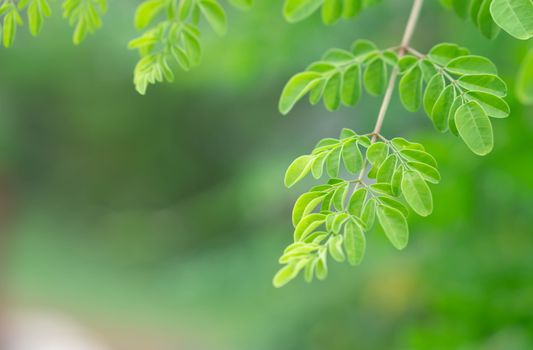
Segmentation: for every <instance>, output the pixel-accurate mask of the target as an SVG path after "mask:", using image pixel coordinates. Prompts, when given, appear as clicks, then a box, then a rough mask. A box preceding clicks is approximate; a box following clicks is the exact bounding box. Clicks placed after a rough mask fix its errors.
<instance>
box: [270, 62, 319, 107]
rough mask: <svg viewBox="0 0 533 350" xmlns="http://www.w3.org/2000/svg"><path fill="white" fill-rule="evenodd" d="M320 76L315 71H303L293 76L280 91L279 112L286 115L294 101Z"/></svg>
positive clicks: (315, 82)
mask: <svg viewBox="0 0 533 350" xmlns="http://www.w3.org/2000/svg"><path fill="white" fill-rule="evenodd" d="M321 78H322V75H321V74H319V73H316V72H303V73H299V74H296V75H295V76H293V77H292V78H291V79H290V80H289V82H288V83H287V85H285V87H284V88H283V92H282V93H281V97H280V100H279V111H280V112H281V114H283V115H286V114H287V113H289V112H290V110H291V109H292V107H294V105H295V104H296V102H298V100H300V99H301V98H302V97H303V96H305V94H307V93H308V92H309V91H310V90H311V89H313V88H314V87H315V86H316V85H317V84H318V83H319V82H320V79H321Z"/></svg>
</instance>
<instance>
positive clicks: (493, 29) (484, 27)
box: [476, 0, 500, 39]
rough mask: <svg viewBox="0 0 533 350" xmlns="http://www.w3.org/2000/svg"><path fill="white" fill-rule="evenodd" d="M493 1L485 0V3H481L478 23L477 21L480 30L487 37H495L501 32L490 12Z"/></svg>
mask: <svg viewBox="0 0 533 350" xmlns="http://www.w3.org/2000/svg"><path fill="white" fill-rule="evenodd" d="M491 3H492V0H484V1H483V3H482V4H481V7H480V8H479V12H478V15H477V19H476V23H477V26H478V28H479V30H480V31H481V34H483V35H484V36H485V37H487V38H489V39H494V38H495V37H496V36H497V35H498V33H499V32H500V28H499V27H498V26H497V25H496V23H495V22H494V20H493V19H492V15H491V13H490V5H491Z"/></svg>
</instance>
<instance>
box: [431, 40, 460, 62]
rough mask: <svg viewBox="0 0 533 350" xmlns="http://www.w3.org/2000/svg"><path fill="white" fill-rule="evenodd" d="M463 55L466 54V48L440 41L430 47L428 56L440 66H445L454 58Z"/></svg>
mask: <svg viewBox="0 0 533 350" xmlns="http://www.w3.org/2000/svg"><path fill="white" fill-rule="evenodd" d="M463 55H468V50H466V49H465V48H462V47H460V46H458V45H456V44H450V43H442V44H438V45H435V46H433V48H431V50H430V51H429V53H428V58H429V59H430V60H431V61H432V62H434V63H436V64H438V65H440V66H445V65H447V64H448V62H450V61H451V60H453V59H454V58H456V57H459V56H463Z"/></svg>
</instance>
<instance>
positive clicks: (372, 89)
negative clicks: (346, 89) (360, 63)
mask: <svg viewBox="0 0 533 350" xmlns="http://www.w3.org/2000/svg"><path fill="white" fill-rule="evenodd" d="M363 79H364V82H365V87H366V91H368V93H369V94H371V95H374V96H379V95H381V94H382V93H383V92H384V91H385V87H386V85H387V66H386V65H385V62H384V61H383V60H382V59H381V58H375V59H374V60H372V62H370V63H369V64H368V66H367V67H366V69H365V73H364V77H363Z"/></svg>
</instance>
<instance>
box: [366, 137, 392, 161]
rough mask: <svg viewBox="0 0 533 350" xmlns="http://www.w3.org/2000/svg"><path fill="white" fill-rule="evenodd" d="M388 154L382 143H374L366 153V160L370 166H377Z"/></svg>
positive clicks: (387, 149)
mask: <svg viewBox="0 0 533 350" xmlns="http://www.w3.org/2000/svg"><path fill="white" fill-rule="evenodd" d="M388 153H389V146H387V144H386V143H384V142H375V143H373V144H372V145H370V147H368V149H367V151H366V158H367V159H368V161H369V162H370V164H372V165H375V166H379V165H380V164H381V163H382V162H383V161H384V160H385V158H387V155H388Z"/></svg>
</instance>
